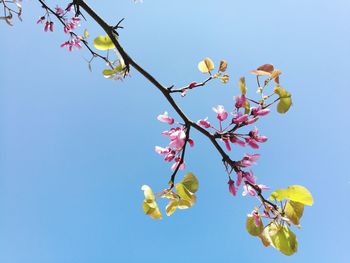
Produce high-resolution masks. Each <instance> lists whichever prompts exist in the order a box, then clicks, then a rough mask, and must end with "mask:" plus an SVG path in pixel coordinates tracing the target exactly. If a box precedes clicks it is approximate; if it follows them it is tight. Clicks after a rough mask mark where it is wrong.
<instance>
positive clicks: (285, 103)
mask: <svg viewBox="0 0 350 263" xmlns="http://www.w3.org/2000/svg"><path fill="white" fill-rule="evenodd" d="M274 92H275V93H276V94H277V95H278V96H279V97H280V100H279V102H278V104H277V111H278V112H279V113H286V112H287V111H288V110H289V108H290V106H292V95H291V94H290V93H289V92H288V91H287V90H286V89H284V88H282V87H281V86H276V87H275V89H274Z"/></svg>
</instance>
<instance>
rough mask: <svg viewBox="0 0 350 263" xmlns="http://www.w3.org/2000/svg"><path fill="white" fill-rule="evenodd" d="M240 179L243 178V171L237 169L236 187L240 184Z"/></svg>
mask: <svg viewBox="0 0 350 263" xmlns="http://www.w3.org/2000/svg"><path fill="white" fill-rule="evenodd" d="M242 179H243V173H242V171H238V172H237V181H236V185H237V187H239V186H240V185H241V183H242Z"/></svg>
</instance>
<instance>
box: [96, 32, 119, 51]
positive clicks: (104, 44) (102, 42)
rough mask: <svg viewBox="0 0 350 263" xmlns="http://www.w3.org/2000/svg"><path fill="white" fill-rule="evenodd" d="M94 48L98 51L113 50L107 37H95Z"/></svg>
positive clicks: (111, 43) (112, 45)
mask: <svg viewBox="0 0 350 263" xmlns="http://www.w3.org/2000/svg"><path fill="white" fill-rule="evenodd" d="M94 46H95V48H96V49H98V50H108V49H113V48H115V46H114V44H113V42H112V40H111V39H110V37H109V36H108V35H106V36H98V37H96V38H95V39H94Z"/></svg>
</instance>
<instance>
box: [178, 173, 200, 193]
mask: <svg viewBox="0 0 350 263" xmlns="http://www.w3.org/2000/svg"><path fill="white" fill-rule="evenodd" d="M181 182H182V184H183V185H184V186H185V187H186V188H187V189H188V190H189V191H190V192H191V193H195V192H197V190H198V179H197V177H196V176H195V175H194V174H193V173H187V174H186V175H185V176H184V178H183V179H182V181H181Z"/></svg>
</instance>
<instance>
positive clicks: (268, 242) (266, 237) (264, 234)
mask: <svg viewBox="0 0 350 263" xmlns="http://www.w3.org/2000/svg"><path fill="white" fill-rule="evenodd" d="M259 238H260V239H261V242H262V243H263V245H264V246H265V247H268V246H270V245H271V239H270V235H269V228H268V227H265V228H264V231H263V232H262V233H261V234H260V235H259Z"/></svg>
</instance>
